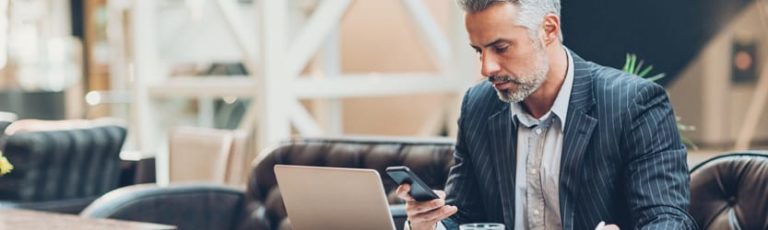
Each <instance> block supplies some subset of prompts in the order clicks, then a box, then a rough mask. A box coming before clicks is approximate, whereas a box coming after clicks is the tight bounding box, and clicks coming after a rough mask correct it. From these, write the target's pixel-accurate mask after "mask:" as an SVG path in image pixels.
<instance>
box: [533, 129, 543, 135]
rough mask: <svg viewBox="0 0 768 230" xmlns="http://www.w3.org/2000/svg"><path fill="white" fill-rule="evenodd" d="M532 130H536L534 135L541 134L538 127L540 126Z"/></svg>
mask: <svg viewBox="0 0 768 230" xmlns="http://www.w3.org/2000/svg"><path fill="white" fill-rule="evenodd" d="M533 131H534V132H536V135H539V134H541V129H540V128H536V129H535V130H533Z"/></svg>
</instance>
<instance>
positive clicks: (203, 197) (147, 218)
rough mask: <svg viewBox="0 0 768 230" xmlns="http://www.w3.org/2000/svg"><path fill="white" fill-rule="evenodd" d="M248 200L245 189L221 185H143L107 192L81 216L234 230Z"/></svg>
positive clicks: (181, 226)
mask: <svg viewBox="0 0 768 230" xmlns="http://www.w3.org/2000/svg"><path fill="white" fill-rule="evenodd" d="M244 203H245V201H244V192H243V191H242V190H240V189H235V188H231V187H226V186H221V185H211V184H199V183H198V184H179V185H169V186H157V185H155V184H141V185H132V186H127V187H124V188H120V189H117V190H114V191H112V192H109V193H107V194H106V195H104V196H102V197H100V198H99V199H97V200H96V201H94V202H93V204H91V205H90V206H88V207H87V208H86V209H85V210H84V211H83V212H81V213H80V215H81V216H84V217H93V218H113V219H121V220H131V221H141V222H152V223H159V224H167V225H175V226H177V227H178V228H179V229H232V228H233V227H234V226H233V225H234V224H233V223H235V221H236V219H237V218H239V217H240V215H241V212H242V209H243V204H244Z"/></svg>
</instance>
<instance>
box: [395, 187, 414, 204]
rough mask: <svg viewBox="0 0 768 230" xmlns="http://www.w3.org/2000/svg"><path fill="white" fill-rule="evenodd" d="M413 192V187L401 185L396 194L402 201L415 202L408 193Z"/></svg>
mask: <svg viewBox="0 0 768 230" xmlns="http://www.w3.org/2000/svg"><path fill="white" fill-rule="evenodd" d="M410 191H411V185H409V184H401V185H400V186H398V187H397V190H396V192H395V194H397V197H400V199H403V200H405V201H407V202H410V201H414V199H413V197H411V195H410V194H408V192H410Z"/></svg>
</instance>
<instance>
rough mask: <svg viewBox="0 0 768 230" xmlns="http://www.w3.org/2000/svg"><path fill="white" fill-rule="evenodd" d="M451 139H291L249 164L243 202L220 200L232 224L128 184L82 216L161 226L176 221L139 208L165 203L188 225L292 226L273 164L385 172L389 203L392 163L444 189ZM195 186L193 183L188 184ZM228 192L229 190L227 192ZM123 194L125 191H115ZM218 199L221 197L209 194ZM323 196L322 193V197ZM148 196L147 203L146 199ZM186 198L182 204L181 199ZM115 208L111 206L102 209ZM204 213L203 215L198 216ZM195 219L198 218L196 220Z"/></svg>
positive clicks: (194, 201)
mask: <svg viewBox="0 0 768 230" xmlns="http://www.w3.org/2000/svg"><path fill="white" fill-rule="evenodd" d="M452 154H453V142H452V141H451V140H448V139H392V138H372V137H370V138H305V139H293V140H290V141H287V142H284V143H282V144H280V145H279V146H277V147H275V148H273V149H271V150H268V151H266V153H265V154H262V156H261V158H259V159H258V160H257V161H255V164H254V165H253V167H252V168H251V174H250V178H249V183H248V186H247V188H246V190H245V191H241V193H242V195H243V200H242V202H240V203H239V204H238V205H233V204H225V203H222V204H219V205H220V206H221V207H216V208H222V209H227V210H236V211H234V212H233V213H226V214H224V215H227V216H228V215H236V216H237V218H235V219H234V222H232V223H224V222H221V223H219V224H220V225H216V226H212V225H208V222H207V221H204V220H202V219H204V218H203V217H202V216H206V215H218V214H214V213H212V212H206V210H198V211H191V210H190V209H202V207H205V205H203V204H201V203H208V199H198V198H194V197H183V196H178V195H169V196H164V197H162V198H159V197H160V196H155V197H156V198H152V199H133V198H120V197H123V196H128V194H130V193H129V192H123V191H125V190H127V189H133V188H137V186H130V187H126V188H121V189H118V190H116V191H114V192H111V193H110V194H108V195H105V196H103V197H101V198H99V200H98V201H96V202H94V203H93V204H92V205H91V206H89V207H88V208H87V209H86V211H84V212H83V213H81V215H82V216H90V217H100V218H117V219H124V220H134V221H149V222H155V223H161V224H176V223H177V222H175V220H174V218H173V217H170V216H168V215H165V217H163V214H161V213H155V212H141V211H140V210H144V209H148V208H154V207H164V208H165V207H167V208H168V209H164V210H166V211H165V213H181V212H187V213H191V214H190V215H188V216H186V219H185V221H187V222H192V223H185V225H186V226H192V227H191V228H188V229H270V230H271V229H290V222H289V221H288V220H287V218H286V211H285V207H284V206H283V201H282V196H281V195H280V190H279V188H278V186H277V182H276V179H275V174H274V171H273V167H274V165H275V164H291V165H309V166H330V167H349V168H370V169H376V170H377V171H379V173H380V174H381V175H382V181H383V183H384V188H385V191H386V192H387V194H388V197H389V200H390V203H391V204H400V203H402V201H401V200H399V199H398V198H396V195H395V194H394V189H395V188H396V187H397V185H396V184H395V183H394V182H393V181H392V180H390V179H389V178H388V177H387V176H386V173H385V172H384V170H385V169H386V168H387V167H388V166H394V165H405V166H408V167H410V168H411V169H412V170H413V171H415V173H416V174H418V175H419V176H420V177H421V178H422V179H424V182H426V183H427V184H428V185H430V186H431V187H432V188H434V189H443V187H444V185H445V181H446V179H447V176H448V171H449V169H450V167H451V166H452V164H453V162H452V160H453V157H452ZM176 186H178V185H170V186H167V187H159V186H142V187H140V188H138V189H136V190H134V192H138V191H142V193H153V194H170V193H172V192H171V191H172V190H173V189H175V188H176ZM184 186H199V187H194V189H195V190H199V191H206V190H207V191H210V192H209V193H207V194H210V195H211V196H213V197H216V196H219V195H218V194H219V193H221V191H217V190H216V189H215V188H218V187H210V186H207V185H184ZM187 188H188V189H192V187H187ZM225 193H226V192H225ZM113 194H122V195H113ZM211 199H217V198H211ZM318 199H322V197H318ZM143 200H147V201H143ZM179 200H182V201H184V202H179ZM127 206H130V208H129V209H130V210H133V211H130V212H133V213H132V214H130V215H129V214H121V215H113V214H110V213H126V212H129V211H123V210H122V209H123V208H120V207H127ZM104 207H112V208H104ZM393 207H394V208H393V209H392V212H393V216H394V217H395V223H396V226H398V227H399V228H402V224H403V222H404V221H405V214H404V212H403V209H402V206H396V205H393ZM198 216H200V217H201V218H197V217H198ZM196 222H200V223H197V224H194V223H196Z"/></svg>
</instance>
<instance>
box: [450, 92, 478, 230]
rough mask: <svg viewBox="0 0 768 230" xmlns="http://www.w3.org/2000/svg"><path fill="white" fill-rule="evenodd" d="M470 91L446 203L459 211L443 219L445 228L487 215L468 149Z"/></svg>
mask: <svg viewBox="0 0 768 230" xmlns="http://www.w3.org/2000/svg"><path fill="white" fill-rule="evenodd" d="M469 96H470V91H467V93H466V94H465V95H464V99H463V100H462V103H461V104H462V105H461V115H460V117H459V121H458V125H459V133H458V137H457V140H456V147H455V151H454V154H453V159H454V165H453V166H452V167H451V170H450V173H449V174H448V181H447V183H446V187H445V192H446V196H447V197H446V203H447V204H450V205H454V206H456V207H457V208H458V209H459V211H458V212H457V213H456V214H454V215H453V216H451V217H450V218H448V219H445V220H443V222H442V223H443V225H444V226H445V229H458V225H459V224H461V223H467V222H471V221H474V220H480V219H482V217H483V216H484V215H485V214H484V209H483V206H482V199H481V198H480V195H481V194H480V193H479V191H478V189H479V188H478V184H477V178H476V177H475V174H474V169H473V167H472V163H471V158H470V157H469V154H470V153H469V149H467V135H469V134H468V133H466V130H465V129H464V127H463V125H464V120H465V119H466V117H467V115H468V113H467V111H465V110H466V108H467V107H468V105H467V103H468V99H467V98H468V97H469Z"/></svg>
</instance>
